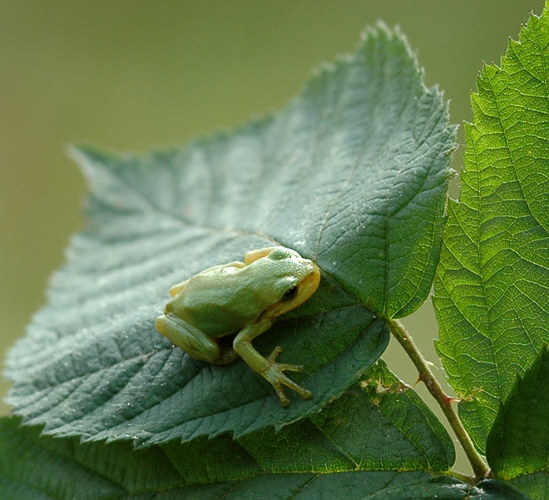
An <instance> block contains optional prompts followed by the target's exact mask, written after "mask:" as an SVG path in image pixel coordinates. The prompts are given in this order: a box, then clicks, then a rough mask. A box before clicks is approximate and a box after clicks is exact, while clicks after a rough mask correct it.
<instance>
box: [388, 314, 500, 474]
mask: <svg viewBox="0 0 549 500" xmlns="http://www.w3.org/2000/svg"><path fill="white" fill-rule="evenodd" d="M385 321H386V322H387V324H388V326H389V330H390V331H391V333H392V334H393V335H394V337H395V338H396V339H397V340H398V342H399V343H400V345H401V346H402V347H403V349H404V350H405V351H406V354H408V356H409V357H410V359H411V360H412V362H413V363H414V365H415V367H416V368H417V371H418V372H419V378H420V380H421V381H422V382H424V383H425V385H426V386H427V389H428V390H429V392H430V393H431V395H432V396H433V397H434V398H435V400H436V401H437V403H438V404H439V406H440V408H441V409H442V411H443V412H444V415H446V418H447V419H448V422H449V423H450V426H451V427H452V429H453V430H454V432H455V434H456V437H457V438H458V440H459V442H460V443H461V446H463V450H464V451H465V454H466V455H467V458H468V459H469V462H471V466H472V467H473V471H474V472H475V476H476V479H477V480H480V479H484V478H487V477H489V476H490V468H489V467H488V464H487V463H486V461H485V460H484V458H482V456H481V455H480V454H479V453H478V452H477V450H476V449H475V446H474V445H473V442H472V441H471V438H470V437H469V434H467V431H466V430H465V427H463V424H462V423H461V420H460V419H459V417H458V415H457V413H456V411H455V410H454V407H453V406H452V401H453V398H452V397H450V396H448V395H447V394H446V393H445V392H444V390H443V389H442V386H441V385H440V384H439V382H438V380H437V379H436V378H435V376H434V375H433V372H432V371H431V369H430V368H429V365H428V363H427V361H426V360H425V358H424V357H423V355H422V354H421V352H420V351H419V350H418V348H417V346H416V345H415V344H414V341H413V340H412V337H410V335H408V332H407V331H406V329H405V328H404V326H403V325H402V323H400V322H399V321H397V320H394V319H389V318H385Z"/></svg>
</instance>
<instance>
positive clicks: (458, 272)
mask: <svg viewBox="0 0 549 500" xmlns="http://www.w3.org/2000/svg"><path fill="white" fill-rule="evenodd" d="M548 74H549V13H548V11H547V9H546V10H545V11H544V13H543V15H542V16H541V17H536V16H532V17H531V18H530V20H529V22H528V25H527V26H525V27H524V28H523V29H522V31H521V34H520V42H515V41H510V44H509V50H508V51H507V54H506V56H505V57H503V58H502V61H501V65H500V67H497V66H488V67H485V68H484V70H483V71H482V74H481V76H480V77H479V79H478V93H477V94H474V95H473V97H472V103H473V111H474V117H473V123H472V124H469V125H467V127H466V152H465V170H464V171H463V173H462V191H461V195H460V199H459V203H456V202H451V203H450V204H449V207H448V212H449V216H448V225H447V229H446V235H445V238H444V246H443V249H442V253H441V257H440V265H439V268H438V271H437V278H436V279H435V300H434V304H435V309H436V312H437V317H438V321H439V326H440V341H439V342H438V344H437V348H438V351H439V353H440V355H441V357H442V360H443V363H444V367H445V369H446V372H447V374H448V378H449V381H450V383H451V384H452V386H453V387H454V389H455V390H456V392H457V394H458V395H459V396H460V397H462V398H463V401H462V402H461V403H460V408H459V409H460V416H461V417H462V419H463V421H464V423H465V425H466V427H467V428H468V430H469V432H470V434H471V437H472V438H473V440H474V441H475V444H476V445H477V446H478V447H479V448H480V449H481V450H482V449H484V448H485V443H486V438H487V435H488V433H489V431H490V429H491V427H492V424H493V422H494V419H495V418H496V415H497V413H498V410H499V407H500V404H501V403H502V402H504V401H505V399H506V398H507V396H508V395H509V392H510V390H511V387H512V386H513V383H514V382H515V379H516V377H517V375H521V374H523V373H524V372H525V370H527V369H528V368H529V367H530V366H531V365H532V363H533V362H534V360H535V359H536V357H537V355H538V353H539V352H540V350H541V349H542V348H543V346H544V345H545V343H546V342H548V341H549V327H548V325H549V293H548V290H549V272H548V268H549V252H548V251H547V249H548V248H549V233H548V230H549V210H548V209H547V207H549V178H548V176H549V170H548V168H547V166H548V165H549V118H548V117H549V93H548V84H547V75H548Z"/></svg>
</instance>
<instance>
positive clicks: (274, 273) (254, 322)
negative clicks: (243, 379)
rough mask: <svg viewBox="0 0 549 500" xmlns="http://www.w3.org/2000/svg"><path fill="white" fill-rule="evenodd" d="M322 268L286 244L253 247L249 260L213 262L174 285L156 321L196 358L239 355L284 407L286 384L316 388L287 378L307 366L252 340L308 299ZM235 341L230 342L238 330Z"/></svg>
mask: <svg viewBox="0 0 549 500" xmlns="http://www.w3.org/2000/svg"><path fill="white" fill-rule="evenodd" d="M319 282H320V272H319V270H318V267H317V265H316V264H315V263H314V262H312V261H311V260H308V259H304V258H303V257H301V255H299V254H298V253H297V252H296V251H294V250H290V249H288V248H285V247H281V246H277V247H268V248H261V249H259V250H253V251H251V252H248V253H247V254H246V255H245V257H244V262H238V261H237V262H231V263H229V264H224V265H221V266H215V267H211V268H209V269H206V270H205V271H202V272H200V273H198V274H196V275H195V276H193V277H192V278H189V279H188V280H186V281H183V282H182V283H179V284H177V285H174V286H173V287H172V288H171V290H170V294H171V296H172V297H173V299H172V300H171V301H169V302H168V303H167V305H166V308H165V310H164V314H163V315H162V316H159V317H158V318H157V320H156V328H157V329H158V331H159V332H160V333H161V334H162V335H164V336H165V337H167V338H168V339H170V340H171V341H172V342H173V343H174V344H175V345H176V346H178V347H180V348H181V349H183V351H185V352H186V353H187V354H189V355H190V356H192V357H193V358H196V359H199V360H202V361H207V362H208V363H214V364H226V363H230V362H232V361H234V360H235V359H237V358H238V357H239V356H240V357H241V358H242V359H243V360H244V361H245V362H246V363H247V364H248V365H249V366H250V368H252V369H253V370H255V371H256V372H257V373H259V374H260V375H261V376H263V377H264V378H265V379H266V380H268V381H269V382H270V383H271V384H272V386H273V387H274V389H275V391H276V394H277V395H278V397H279V399H280V402H281V403H282V405H283V406H287V405H289V404H290V400H289V399H288V398H287V396H286V394H285V393H284V390H283V388H282V386H283V385H285V386H287V387H289V388H290V389H293V390H294V391H296V392H297V393H298V394H300V395H301V396H302V397H303V398H304V399H309V398H310V397H311V392H310V391H308V390H307V389H305V388H303V387H301V386H299V385H298V384H296V383H295V382H294V381H293V380H291V379H290V378H288V377H287V376H286V375H285V374H284V373H283V372H284V371H285V370H288V371H294V372H300V371H303V366H299V365H289V364H282V363H277V362H276V357H277V356H278V354H279V353H280V352H281V351H282V348H281V347H280V346H278V347H276V348H275V349H274V350H273V352H272V353H271V354H270V356H268V357H267V358H264V357H263V356H262V355H261V354H259V352H257V351H256V350H255V348H254V347H253V346H252V340H253V339H255V338H256V337H257V336H258V335H261V334H262V333H264V332H265V331H267V330H268V329H269V328H270V327H271V326H272V325H273V323H274V322H275V320H276V318H277V317H278V316H280V315H281V314H284V313H285V312H287V311H291V310H292V309H295V308H296V307H298V306H299V305H301V304H302V303H303V302H305V301H306V300H307V299H309V297H311V295H313V293H314V292H315V291H316V289H317V288H318V284H319ZM234 334H236V336H235V337H234V340H232V344H230V343H229V344H228V343H227V342H226V340H227V339H229V340H230V339H231V338H230V337H229V336H230V335H234Z"/></svg>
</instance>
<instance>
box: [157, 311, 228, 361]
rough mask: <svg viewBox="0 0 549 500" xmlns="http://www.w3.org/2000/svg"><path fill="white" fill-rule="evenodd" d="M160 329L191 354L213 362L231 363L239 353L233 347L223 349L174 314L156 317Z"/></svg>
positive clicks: (196, 357)
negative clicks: (227, 349) (226, 349)
mask: <svg viewBox="0 0 549 500" xmlns="http://www.w3.org/2000/svg"><path fill="white" fill-rule="evenodd" d="M156 328H157V329H158V331H159V332H160V333H161V334H162V335H164V337H167V338H168V339H170V340H171V341H172V342H173V343H174V344H175V345H176V346H177V347H180V348H181V349H182V350H183V351H185V352H186V353H187V354H188V355H189V356H192V357H193V358H195V359H199V360H201V361H207V362H208V363H213V364H225V363H231V362H232V361H234V360H235V359H237V357H238V355H237V354H236V353H235V352H234V351H233V350H232V349H231V350H230V351H224V350H221V349H220V348H219V346H218V344H217V342H215V340H213V339H211V338H210V337H209V336H208V335H206V334H205V333H204V332H202V331H201V330H199V329H198V328H196V327H195V326H193V325H190V324H189V323H187V322H186V321H183V320H182V319H180V318H178V317H177V316H175V315H172V314H169V313H168V314H164V315H163V316H159V317H158V318H157V319H156Z"/></svg>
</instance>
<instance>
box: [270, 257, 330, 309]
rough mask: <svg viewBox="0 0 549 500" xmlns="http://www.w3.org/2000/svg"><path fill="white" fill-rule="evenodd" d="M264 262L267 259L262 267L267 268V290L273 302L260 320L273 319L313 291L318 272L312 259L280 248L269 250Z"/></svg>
mask: <svg viewBox="0 0 549 500" xmlns="http://www.w3.org/2000/svg"><path fill="white" fill-rule="evenodd" d="M264 259H265V260H267V259H268V261H267V262H265V264H266V267H267V268H268V269H269V278H268V279H269V281H270V282H271V284H270V289H271V292H272V293H273V294H274V298H275V300H276V302H275V303H273V305H271V306H270V307H269V308H268V309H267V310H266V311H265V312H264V315H263V316H264V317H265V316H266V317H269V318H273V319H274V318H276V317H278V316H280V315H281V314H284V313H286V312H288V311H291V310H292V309H295V308H296V307H299V306H300V305H301V304H303V302H305V301H306V300H308V299H309V298H310V297H311V295H313V293H315V292H316V289H317V288H318V284H319V283H320V271H319V269H318V266H317V265H316V264H315V263H314V262H313V261H312V260H309V259H304V258H303V257H301V255H299V254H298V253H297V252H295V251H294V250H290V249H288V248H283V247H278V248H275V249H273V250H272V251H271V252H270V253H269V254H268V255H267V256H265V257H264ZM262 260H263V259H262Z"/></svg>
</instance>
